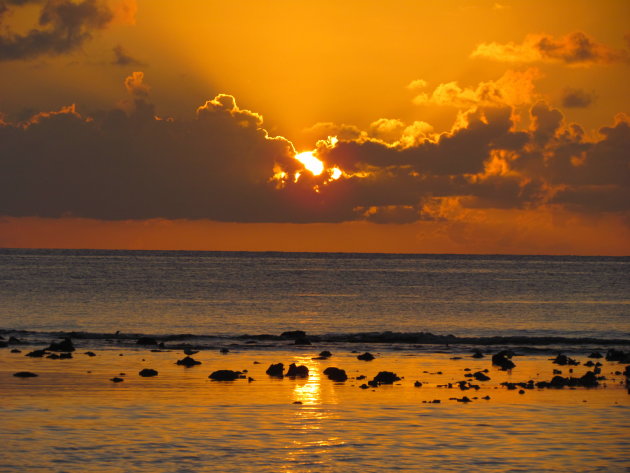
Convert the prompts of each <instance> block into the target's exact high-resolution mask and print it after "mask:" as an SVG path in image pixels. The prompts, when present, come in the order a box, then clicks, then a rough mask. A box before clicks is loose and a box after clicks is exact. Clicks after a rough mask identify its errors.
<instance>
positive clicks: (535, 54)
mask: <svg viewBox="0 0 630 473" xmlns="http://www.w3.org/2000/svg"><path fill="white" fill-rule="evenodd" d="M471 56H472V57H482V58H486V59H493V60H496V61H505V62H538V61H540V62H560V63H564V64H568V65H579V66H588V65H592V64H612V63H622V62H626V63H627V62H628V60H629V59H630V54H629V53H628V51H626V50H622V49H614V48H611V47H609V46H606V45H604V44H601V43H598V42H597V41H595V40H594V39H593V38H591V37H590V36H589V35H587V34H586V33H584V32H582V31H575V32H573V33H570V34H568V35H566V36H562V37H559V38H555V37H553V36H552V35H549V34H530V35H527V37H526V38H525V39H524V41H523V42H522V43H520V44H517V43H513V42H509V43H506V44H499V43H482V44H480V45H478V46H477V47H476V49H475V50H474V51H473V53H472V54H471Z"/></svg>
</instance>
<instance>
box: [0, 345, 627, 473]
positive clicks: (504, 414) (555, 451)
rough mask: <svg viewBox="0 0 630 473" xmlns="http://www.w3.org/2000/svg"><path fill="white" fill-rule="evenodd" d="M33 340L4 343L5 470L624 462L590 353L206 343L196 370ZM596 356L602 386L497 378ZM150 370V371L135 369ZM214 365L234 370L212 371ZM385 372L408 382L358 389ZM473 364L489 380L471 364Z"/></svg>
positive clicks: (447, 467) (167, 353)
mask: <svg viewBox="0 0 630 473" xmlns="http://www.w3.org/2000/svg"><path fill="white" fill-rule="evenodd" d="M35 348H41V346H39V347H32V346H19V347H18V349H19V350H21V352H20V353H11V352H10V350H9V349H7V348H4V349H2V350H0V398H1V399H2V400H3V403H2V404H3V405H2V407H1V408H0V418H1V419H2V424H3V427H2V429H1V433H0V440H1V441H2V442H3V444H4V445H5V446H6V447H7V448H6V449H5V454H3V458H2V460H0V471H3V472H4V471H7V472H9V471H11V472H15V471H25V472H26V471H29V472H32V471H85V472H90V471H391V470H393V469H398V470H403V471H422V470H425V469H441V470H443V471H463V470H465V469H469V470H470V469H472V470H477V471H509V470H512V471H627V469H628V468H630V460H628V459H627V451H628V449H629V448H630V441H629V440H628V438H630V435H629V434H630V395H629V394H628V390H627V385H626V377H625V375H624V374H623V372H624V370H625V367H626V365H625V364H623V363H618V362H612V361H606V360H605V359H593V360H590V359H589V358H587V356H586V353H585V354H583V355H581V356H575V355H571V357H573V358H575V359H576V360H577V361H578V362H579V363H580V364H579V365H577V366H559V365H557V364H553V363H552V361H551V360H550V359H552V358H553V356H549V354H538V355H536V354H527V355H522V356H518V355H517V356H514V357H513V358H512V360H513V361H514V363H515V364H516V367H515V368H514V369H512V370H510V371H503V370H501V369H499V368H498V367H497V366H494V365H493V364H492V361H491V356H490V354H486V356H484V357H483V358H480V359H475V358H472V357H471V354H472V353H464V352H462V353H460V354H456V355H454V354H453V353H414V352H409V351H405V352H396V351H392V350H386V351H381V350H379V347H378V346H377V345H375V346H374V347H373V350H370V351H371V353H373V354H374V356H375V359H374V360H372V361H369V362H366V361H360V360H358V359H357V355H359V354H361V352H358V353H352V352H351V351H349V350H344V351H340V352H334V351H333V354H332V356H331V357H330V358H329V359H324V360H316V359H313V358H316V357H317V356H318V354H319V352H320V349H319V348H318V347H316V346H305V347H303V348H295V347H291V349H290V350H289V349H287V350H283V349H275V350H259V349H251V350H238V351H230V352H228V353H227V354H223V353H220V352H219V351H218V350H212V351H200V352H199V353H196V354H193V355H192V357H193V358H194V359H195V360H198V361H200V362H201V363H202V364H200V365H196V366H193V367H190V368H187V367H184V366H181V365H177V364H176V362H177V360H181V359H183V358H184V357H185V355H184V353H183V352H182V351H181V350H164V351H151V350H150V349H148V348H143V347H138V348H127V347H125V348H123V349H119V348H116V347H106V348H100V349H92V348H90V350H91V351H93V352H94V354H95V355H96V356H88V355H86V354H85V352H86V351H88V349H85V348H82V347H81V346H80V344H77V349H76V351H74V352H73V357H72V359H48V358H30V357H27V356H25V355H26V353H28V352H29V351H30V350H32V349H35ZM331 351H332V350H331ZM453 358H455V359H453ZM589 360H590V361H593V362H601V363H602V366H601V373H600V374H598V376H599V377H604V378H605V379H600V380H599V385H598V387H594V388H585V387H574V388H571V387H565V388H561V389H555V388H537V387H534V388H533V389H528V388H526V387H525V388H523V387H521V386H513V385H512V386H510V385H505V384H503V383H521V382H522V383H527V382H528V381H530V380H533V381H534V382H538V381H550V380H552V379H553V377H554V376H562V377H566V378H569V377H573V378H580V377H582V376H583V375H584V374H585V373H587V372H588V371H591V370H593V368H592V367H586V366H584V364H585V363H587V362H588V361H589ZM273 363H284V368H285V369H284V371H285V372H286V369H287V368H288V366H289V364H290V363H296V365H298V366H306V367H307V368H308V376H307V377H305V378H295V379H291V378H288V377H284V378H275V377H270V376H269V375H267V374H266V370H267V369H268V368H269V366H270V365H271V364H273ZM328 367H337V368H341V369H344V370H345V371H346V373H347V375H348V380H347V381H345V382H334V381H332V380H330V379H328V377H327V376H326V375H324V374H323V371H324V370H325V369H326V368H328ZM143 369H154V370H156V371H157V372H158V374H157V376H154V377H142V376H140V375H139V372H140V371H141V370H143ZM216 370H234V371H240V372H242V373H243V378H240V379H236V380H235V381H213V380H211V379H209V375H210V374H211V373H212V372H214V371H216ZM485 370H487V371H485ZM554 370H558V371H559V372H560V373H558V371H556V372H554ZM570 370H572V372H570ZM382 371H388V372H393V373H395V374H396V375H397V376H398V377H400V378H401V379H400V380H398V381H395V382H394V383H393V384H387V385H378V386H367V388H366V387H365V386H363V387H361V386H362V385H364V384H366V383H367V382H368V381H370V380H372V379H373V378H375V377H376V376H377V375H378V373H380V372H382ZM16 372H32V373H35V374H37V375H38V376H37V377H31V378H18V377H15V376H14V373H16ZM477 372H485V375H486V376H488V377H489V378H490V379H489V380H487V381H478V380H476V379H475V378H474V377H471V376H466V375H473V374H474V373H477ZM361 376H365V378H364V379H357V378H358V377H361ZM115 377H118V378H120V379H122V380H123V381H121V382H113V381H111V380H112V379H113V378H115ZM471 385H473V386H478V389H477V388H475V387H470V386H471ZM449 386H450V387H449ZM460 386H461V387H463V388H464V389H461V387H460ZM464 398H466V399H464ZM467 400H470V402H467ZM436 401H439V403H438V402H436ZM463 401H464V402H463Z"/></svg>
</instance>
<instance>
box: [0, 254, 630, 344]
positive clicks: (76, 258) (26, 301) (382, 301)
mask: <svg viewBox="0 0 630 473" xmlns="http://www.w3.org/2000/svg"><path fill="white" fill-rule="evenodd" d="M629 270H630V258H628V257H565V256H473V255H385V254H331V253H213V252H154V251H151V252H139V251H88V250H86V251H79V250H72V251H71V250H0V329H8V330H14V329H20V330H31V331H86V332H96V333H113V332H115V331H117V330H120V331H121V332H134V333H151V334H180V333H190V334H197V335H240V334H246V333H247V334H263V333H271V334H279V333H281V332H282V331H285V330H289V329H301V330H305V331H307V332H308V333H314V334H328V333H356V332H372V331H386V330H391V331H396V332H431V333H434V334H442V335H446V334H453V335H456V336H478V337H481V336H514V335H526V336H563V337H595V338H602V339H607V338H628V337H629V336H630V271H629Z"/></svg>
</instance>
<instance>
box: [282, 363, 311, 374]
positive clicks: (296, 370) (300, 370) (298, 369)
mask: <svg viewBox="0 0 630 473" xmlns="http://www.w3.org/2000/svg"><path fill="white" fill-rule="evenodd" d="M287 377H289V378H308V368H307V367H306V366H304V365H300V366H297V365H296V364H295V363H291V364H290V365H289V369H288V370H287Z"/></svg>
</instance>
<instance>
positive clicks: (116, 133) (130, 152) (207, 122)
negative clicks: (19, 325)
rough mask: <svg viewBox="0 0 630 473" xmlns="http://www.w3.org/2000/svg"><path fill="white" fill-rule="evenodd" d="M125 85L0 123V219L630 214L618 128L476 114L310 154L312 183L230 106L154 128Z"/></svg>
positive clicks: (395, 126)
mask: <svg viewBox="0 0 630 473" xmlns="http://www.w3.org/2000/svg"><path fill="white" fill-rule="evenodd" d="M124 85H125V87H126V90H127V93H128V96H129V98H128V100H127V101H126V102H121V106H120V108H117V109H112V110H109V111H103V112H100V113H96V114H93V115H92V116H89V117H86V116H83V115H81V114H79V113H78V112H77V111H76V109H75V108H74V107H67V108H65V109H62V110H59V111H57V112H49V113H40V114H38V115H35V116H33V117H31V118H30V119H29V120H28V121H26V122H23V123H20V124H13V123H7V122H2V121H1V120H0V169H1V171H2V172H0V215H7V216H16V217H19V216H40V217H60V216H75V217H88V218H97V219H108V220H121V219H149V218H160V217H161V218H173V219H175V218H183V219H200V218H204V219H212V220H218V221H234V222H293V223H307V222H341V221H349V220H368V221H371V222H375V223H397V224H404V223H410V222H413V221H417V220H428V219H444V218H450V217H451V215H452V212H454V211H456V210H457V209H458V208H459V209H464V210H465V209H466V208H471V209H531V208H538V207H541V206H546V205H555V206H564V207H567V208H570V209H572V210H574V211H580V212H590V213H592V212H596V211H597V212H628V211H629V209H628V204H627V202H629V201H630V199H626V197H627V196H628V195H629V187H630V157H629V156H628V152H627V150H628V149H630V126H629V124H628V119H627V117H625V116H619V117H618V119H617V121H616V122H615V124H614V125H612V126H610V127H604V128H602V129H601V130H600V137H599V138H598V139H596V140H588V139H587V138H586V137H585V136H586V135H585V133H584V131H583V130H582V129H581V127H579V126H577V125H574V124H570V125H567V124H565V122H564V117H563V116H562V114H561V113H560V112H559V111H558V110H555V109H553V108H551V107H550V106H549V105H548V104H546V103H544V102H538V103H536V104H535V105H534V106H533V107H532V108H531V111H530V113H531V120H530V122H531V127H530V129H528V130H521V131H516V130H515V124H514V121H513V118H512V113H513V110H512V109H511V108H509V107H503V108H498V107H489V108H478V109H474V110H470V111H469V112H467V113H466V114H463V115H461V117H460V121H459V124H458V127H457V128H455V129H453V130H452V131H451V132H449V133H443V134H441V135H431V136H430V137H425V138H421V139H418V140H415V141H407V142H403V141H399V140H395V141H394V138H395V136H394V135H391V136H389V135H387V138H388V140H389V141H387V142H386V141H381V140H379V139H377V138H374V137H372V138H370V137H369V134H370V133H373V132H374V131H373V130H371V131H369V132H361V131H358V132H357V133H348V135H346V138H345V139H342V140H339V141H338V142H335V141H334V140H328V141H320V142H319V145H318V146H319V147H318V150H317V156H318V157H319V158H320V159H322V160H323V161H324V162H325V163H326V165H327V166H326V169H325V170H324V172H322V173H321V174H320V175H313V174H312V173H310V172H309V171H308V170H306V169H305V168H304V166H303V165H302V164H301V163H300V162H299V161H298V160H297V159H296V151H295V149H294V147H293V145H292V143H291V142H290V141H288V140H287V139H285V138H282V137H270V136H269V135H268V133H267V131H266V130H265V129H264V126H263V119H262V116H260V115H259V114H257V113H255V112H252V111H248V110H244V109H242V108H240V107H239V106H238V105H237V103H236V100H235V99H234V97H232V96H230V95H225V94H220V95H218V96H216V97H215V98H214V99H212V100H208V101H207V102H206V103H205V104H203V105H202V106H200V107H199V108H198V110H197V114H196V116H195V118H194V119H193V120H190V121H181V120H175V119H170V118H160V117H158V116H157V114H156V110H155V108H154V106H153V104H152V103H151V100H150V88H149V87H148V86H147V85H146V84H145V82H144V76H143V74H142V73H141V72H135V73H133V74H132V75H130V76H129V77H127V78H126V80H125V82H124ZM375 123H376V122H375ZM377 125H378V128H379V130H380V131H379V133H380V132H381V131H382V130H383V129H385V130H386V131H388V133H389V131H392V130H398V131H399V132H401V133H402V132H403V131H402V130H403V129H404V127H403V125H404V124H400V123H395V122H394V121H391V122H387V123H385V122H379V123H377ZM377 125H375V126H377ZM390 125H391V127H390ZM326 128H330V129H332V128H333V127H332V126H327V127H326ZM345 129H346V130H350V128H349V127H345ZM392 141H393V143H392ZM334 166H336V167H338V168H339V169H340V170H341V171H339V170H337V171H335V170H334V169H333V167H334ZM449 212H450V213H449Z"/></svg>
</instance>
